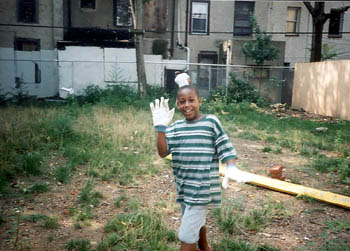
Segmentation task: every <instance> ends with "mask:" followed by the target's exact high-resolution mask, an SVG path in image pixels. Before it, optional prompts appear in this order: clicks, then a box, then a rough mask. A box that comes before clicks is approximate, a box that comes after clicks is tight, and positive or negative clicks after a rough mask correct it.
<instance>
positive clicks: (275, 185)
mask: <svg viewBox="0 0 350 251" xmlns="http://www.w3.org/2000/svg"><path fill="white" fill-rule="evenodd" d="M166 158H167V159H170V160H171V159H172V156H171V154H170V155H168V156H167V157H166ZM225 171H226V166H225V165H222V164H221V163H220V169H219V172H220V175H221V176H224V175H225ZM249 175H250V176H251V177H252V179H251V181H250V182H247V183H250V184H254V185H257V186H260V187H265V188H268V189H271V190H274V191H278V192H283V193H288V194H292V195H297V196H300V195H305V196H309V197H311V198H314V199H317V200H320V201H323V202H327V203H330V204H333V205H337V206H340V207H343V208H347V209H350V197H347V196H344V195H340V194H336V193H331V192H327V191H322V190H318V189H314V188H310V187H305V186H302V185H297V184H293V183H290V182H286V181H281V180H278V179H272V178H269V177H265V176H261V175H257V174H252V173H249Z"/></svg>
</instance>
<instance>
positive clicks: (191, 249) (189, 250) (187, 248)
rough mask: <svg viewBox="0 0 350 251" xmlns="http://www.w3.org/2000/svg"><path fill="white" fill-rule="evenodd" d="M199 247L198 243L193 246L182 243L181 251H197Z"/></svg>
mask: <svg viewBox="0 0 350 251" xmlns="http://www.w3.org/2000/svg"><path fill="white" fill-rule="evenodd" d="M196 247H197V244H196V243H193V244H187V243H185V242H181V248H180V251H195V250H196Z"/></svg>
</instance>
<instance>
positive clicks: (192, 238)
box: [178, 228, 199, 244]
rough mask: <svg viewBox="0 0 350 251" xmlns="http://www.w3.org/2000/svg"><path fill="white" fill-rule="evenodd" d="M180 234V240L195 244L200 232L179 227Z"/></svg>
mask: <svg viewBox="0 0 350 251" xmlns="http://www.w3.org/2000/svg"><path fill="white" fill-rule="evenodd" d="M178 235H179V239H180V241H181V242H183V243H186V244H194V243H197V242H198V240H199V233H196V232H188V231H183V229H181V228H180V229H179V233H178Z"/></svg>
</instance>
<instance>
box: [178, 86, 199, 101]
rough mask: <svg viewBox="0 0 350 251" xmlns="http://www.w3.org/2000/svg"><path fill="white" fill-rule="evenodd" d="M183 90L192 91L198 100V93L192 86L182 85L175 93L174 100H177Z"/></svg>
mask: <svg viewBox="0 0 350 251" xmlns="http://www.w3.org/2000/svg"><path fill="white" fill-rule="evenodd" d="M184 89H190V90H192V91H194V92H195V93H196V95H197V97H198V98H200V96H199V92H198V90H197V88H196V87H194V86H193V85H184V86H182V87H180V88H179V90H178V91H177V95H176V99H178V98H179V94H180V92H181V91H182V90H184Z"/></svg>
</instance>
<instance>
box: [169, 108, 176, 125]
mask: <svg viewBox="0 0 350 251" xmlns="http://www.w3.org/2000/svg"><path fill="white" fill-rule="evenodd" d="M168 109H169V108H168ZM174 113H175V108H173V109H171V110H170V111H169V112H168V116H169V122H170V121H171V120H172V119H173V117H174Z"/></svg>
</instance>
